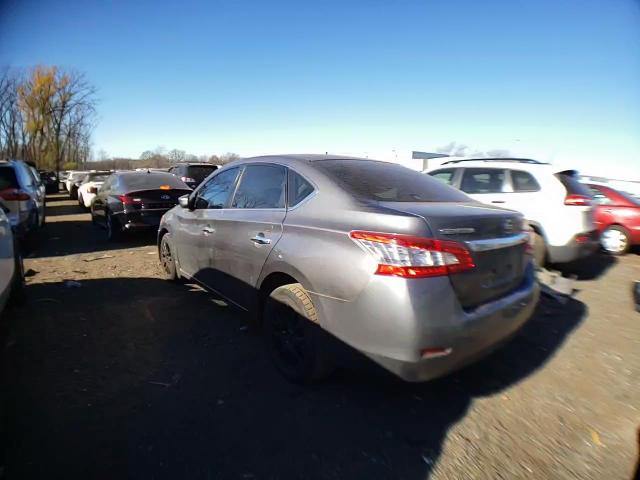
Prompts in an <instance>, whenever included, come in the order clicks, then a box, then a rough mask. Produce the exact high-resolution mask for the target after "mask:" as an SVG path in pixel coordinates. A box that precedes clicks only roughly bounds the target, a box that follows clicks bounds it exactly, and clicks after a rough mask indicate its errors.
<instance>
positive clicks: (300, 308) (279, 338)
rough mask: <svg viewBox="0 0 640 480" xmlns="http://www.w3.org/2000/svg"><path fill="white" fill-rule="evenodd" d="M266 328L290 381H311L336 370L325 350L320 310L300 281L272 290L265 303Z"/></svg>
mask: <svg viewBox="0 0 640 480" xmlns="http://www.w3.org/2000/svg"><path fill="white" fill-rule="evenodd" d="M263 331H264V336H265V340H266V343H267V348H268V349H269V353H270V354H271V356H272V358H273V360H274V362H275V364H276V367H277V368H278V370H280V372H281V373H282V374H283V375H284V376H285V377H286V378H287V379H288V380H290V381H292V382H294V383H309V382H312V381H314V380H320V379H322V378H325V377H327V376H328V375H329V374H330V373H331V371H332V370H333V369H332V366H331V364H330V362H329V361H328V359H327V358H326V354H325V351H324V349H323V347H324V346H325V344H324V342H323V341H322V340H323V338H322V336H321V333H322V329H321V327H320V325H319V324H318V315H317V312H316V309H315V307H314V306H313V303H312V302H311V298H310V297H309V294H308V293H307V291H306V290H305V289H304V288H303V287H302V285H300V284H299V283H292V284H289V285H283V286H282V287H278V288H276V289H275V290H274V291H273V292H271V294H270V295H269V298H267V300H266V304H265V306H264V316H263Z"/></svg>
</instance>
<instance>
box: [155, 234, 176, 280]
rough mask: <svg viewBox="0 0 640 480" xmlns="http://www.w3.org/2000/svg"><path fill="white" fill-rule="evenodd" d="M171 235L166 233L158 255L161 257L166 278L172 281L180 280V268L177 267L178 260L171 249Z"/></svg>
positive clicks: (161, 241)
mask: <svg viewBox="0 0 640 480" xmlns="http://www.w3.org/2000/svg"><path fill="white" fill-rule="evenodd" d="M170 238H171V237H170V235H169V234H168V233H165V234H164V235H163V236H162V239H161V240H160V248H159V249H158V255H159V256H160V265H161V266H162V273H163V274H164V278H166V279H167V280H171V281H174V282H175V281H176V280H178V268H177V266H176V259H175V255H174V252H173V249H172V248H171V243H170V241H169V240H170Z"/></svg>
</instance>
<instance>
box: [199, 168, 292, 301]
mask: <svg viewBox="0 0 640 480" xmlns="http://www.w3.org/2000/svg"><path fill="white" fill-rule="evenodd" d="M286 173H287V169H286V168H285V167H283V166H281V165H272V164H250V165H247V166H245V167H244V169H243V172H242V173H241V175H240V179H239V183H238V187H237V188H236V192H235V194H234V196H233V199H232V201H231V202H230V204H229V208H226V209H224V210H223V211H222V212H220V215H218V216H216V217H215V218H213V219H212V225H213V226H215V234H214V242H213V243H214V247H213V254H210V255H209V256H208V259H209V261H210V262H211V263H210V264H209V265H208V267H209V268H208V275H207V278H206V280H205V282H206V283H207V285H209V284H211V288H213V289H215V290H217V291H219V292H220V293H222V294H223V295H224V296H225V297H227V298H228V299H229V300H231V301H233V302H234V303H236V304H238V305H240V306H241V307H243V308H246V309H252V308H253V307H254V306H255V305H256V302H257V299H258V295H257V290H256V287H257V283H258V278H259V277H260V273H261V272H262V266H263V265H264V263H265V261H266V260H267V257H268V256H269V254H270V253H271V250H272V249H273V247H274V246H275V244H276V243H277V242H278V240H279V239H280V237H281V235H282V222H283V221H284V217H285V215H286V209H285V195H286V178H287V175H286Z"/></svg>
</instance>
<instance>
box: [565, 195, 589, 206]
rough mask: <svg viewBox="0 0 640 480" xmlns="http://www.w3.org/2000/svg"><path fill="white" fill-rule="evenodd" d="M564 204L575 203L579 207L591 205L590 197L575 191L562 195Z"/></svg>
mask: <svg viewBox="0 0 640 480" xmlns="http://www.w3.org/2000/svg"><path fill="white" fill-rule="evenodd" d="M564 204H565V205H575V206H579V207H588V206H589V205H591V197H589V196H588V195H580V194H577V193H570V194H568V195H567V196H566V197H564Z"/></svg>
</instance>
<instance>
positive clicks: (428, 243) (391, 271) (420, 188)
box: [158, 155, 539, 382]
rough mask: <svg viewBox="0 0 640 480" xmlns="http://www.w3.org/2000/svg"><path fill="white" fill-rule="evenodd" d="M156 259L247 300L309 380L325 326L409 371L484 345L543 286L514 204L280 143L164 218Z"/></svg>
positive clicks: (513, 321) (284, 366)
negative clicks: (275, 151)
mask: <svg viewBox="0 0 640 480" xmlns="http://www.w3.org/2000/svg"><path fill="white" fill-rule="evenodd" d="M158 249H159V255H160V259H161V262H162V266H163V269H164V271H165V273H166V275H167V277H168V278H170V279H178V278H185V279H189V280H191V281H195V282H197V283H199V284H201V285H202V286H204V287H205V288H207V289H209V290H212V291H215V292H217V293H218V294H220V295H221V296H223V297H225V298H226V299H228V301H230V302H232V303H233V304H235V305H237V306H238V307H240V308H242V309H245V310H247V311H250V312H253V313H254V314H255V318H256V320H257V321H259V322H260V325H261V326H262V328H263V329H264V332H265V338H266V340H267V344H268V346H269V347H270V351H271V352H272V354H273V358H274V360H275V363H276V365H277V367H278V368H279V369H280V370H281V372H282V373H283V374H284V375H285V376H286V377H287V378H289V379H291V380H293V381H296V382H307V381H310V380H313V379H316V378H319V377H321V376H323V375H326V374H327V373H328V372H329V371H330V369H331V365H332V358H331V355H330V354H329V353H328V350H327V349H326V342H324V341H323V337H324V336H325V332H329V333H330V334H331V335H333V336H334V337H337V338H338V339H340V340H341V341H342V342H344V343H346V344H348V345H350V346H351V347H353V348H355V349H357V350H359V351H360V352H362V353H364V354H365V355H367V356H368V357H369V358H371V359H373V360H374V361H376V362H377V363H379V364H380V365H382V366H384V367H385V368H387V369H388V370H390V371H392V372H394V373H395V374H397V375H398V376H400V377H401V378H403V379H405V380H408V381H425V380H429V379H432V378H435V377H438V376H442V375H444V374H447V373H449V372H451V371H453V370H456V369H458V368H460V367H462V366H464V365H466V364H468V363H470V362H472V361H474V360H476V359H478V358H480V357H482V356H483V355H486V354H487V353H488V352H490V351H491V350H492V349H494V348H495V347H496V346H498V345H500V344H501V343H503V342H504V341H506V340H507V339H509V338H510V337H511V336H512V335H513V334H514V333H515V332H516V331H517V330H518V329H519V328H520V327H521V326H522V325H523V324H524V323H525V322H526V321H527V320H528V319H529V317H530V316H531V315H532V312H533V310H534V308H535V305H536V303H537V301H538V296H539V288H538V285H537V283H536V281H535V278H534V271H533V267H532V262H531V255H530V245H529V242H528V234H527V232H526V231H525V226H524V223H523V219H522V217H521V215H520V214H518V213H516V212H512V211H508V210H504V209H500V208H497V207H491V206H487V205H482V204H480V203H478V202H475V201H473V200H472V199H470V198H469V197H468V196H466V195H465V194H464V193H462V192H459V191H457V190H455V189H453V188H451V187H448V186H446V185H444V184H442V183H441V182H439V181H438V180H435V179H433V178H431V177H429V176H426V175H421V174H420V173H418V172H414V171H412V170H409V169H407V168H404V167H402V166H399V165H396V164H391V163H386V162H379V161H374V160H368V159H358V158H348V157H335V156H319V155H284V156H266V157H256V158H248V159H244V160H241V161H236V162H233V163H231V164H229V165H226V166H225V167H223V168H221V169H220V170H218V171H216V172H215V173H214V174H212V175H211V176H210V177H208V178H207V179H206V180H205V181H204V182H203V183H202V184H201V185H200V186H199V187H198V188H197V189H196V190H195V191H194V192H192V193H191V194H190V195H188V196H184V197H181V199H180V205H178V206H177V207H175V208H174V209H172V210H170V211H169V212H167V213H166V214H165V216H164V217H163V219H162V221H161V224H160V228H159V231H158Z"/></svg>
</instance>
